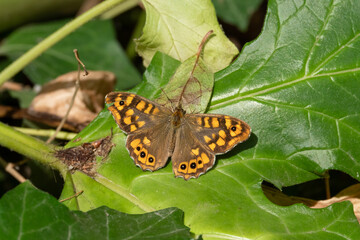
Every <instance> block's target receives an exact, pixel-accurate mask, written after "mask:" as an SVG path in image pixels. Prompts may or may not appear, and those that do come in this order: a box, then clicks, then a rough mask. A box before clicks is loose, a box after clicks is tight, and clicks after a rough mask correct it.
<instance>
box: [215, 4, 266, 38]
mask: <svg viewBox="0 0 360 240" xmlns="http://www.w3.org/2000/svg"><path fill="white" fill-rule="evenodd" d="M212 2H213V4H214V7H215V9H216V14H217V15H218V16H219V17H220V18H221V19H223V20H224V21H226V22H228V23H231V24H234V25H236V26H237V27H238V28H239V29H240V30H241V31H243V32H245V31H246V30H247V29H248V25H249V22H250V17H251V15H252V14H253V13H254V12H255V11H256V9H257V8H258V7H259V5H260V4H261V2H262V0H241V1H239V0H213V1H212Z"/></svg>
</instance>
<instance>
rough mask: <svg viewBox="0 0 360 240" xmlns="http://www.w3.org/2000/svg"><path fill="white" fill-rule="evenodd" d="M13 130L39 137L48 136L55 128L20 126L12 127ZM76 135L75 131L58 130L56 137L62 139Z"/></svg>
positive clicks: (68, 138)
mask: <svg viewBox="0 0 360 240" xmlns="http://www.w3.org/2000/svg"><path fill="white" fill-rule="evenodd" d="M13 128H14V129H15V130H17V131H19V132H22V133H25V134H28V135H33V136H41V137H50V136H52V135H54V133H55V130H53V129H33V128H22V127H13ZM75 136H76V133H71V132H61V131H60V132H58V134H57V135H56V138H57V139H62V140H71V139H73V138H74V137H75Z"/></svg>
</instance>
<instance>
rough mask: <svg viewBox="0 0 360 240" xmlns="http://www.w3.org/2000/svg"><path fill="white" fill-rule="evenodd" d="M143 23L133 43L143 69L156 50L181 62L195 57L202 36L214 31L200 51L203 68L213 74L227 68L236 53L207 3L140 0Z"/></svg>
mask: <svg viewBox="0 0 360 240" xmlns="http://www.w3.org/2000/svg"><path fill="white" fill-rule="evenodd" d="M143 3H144V6H145V9H146V22H145V27H144V30H143V35H142V36H141V37H140V38H139V39H138V40H136V43H137V52H138V53H139V54H140V56H142V57H143V59H144V64H145V66H147V65H149V62H150V60H151V59H152V57H153V56H154V54H155V53H156V51H160V52H163V53H166V54H168V55H169V56H171V57H173V58H175V59H178V60H180V61H181V62H184V61H185V60H186V59H188V58H189V57H191V56H193V55H195V54H196V52H197V49H198V46H199V44H200V42H201V40H202V38H203V37H204V36H205V34H206V33H207V32H208V31H210V30H214V35H213V36H212V37H211V38H210V39H209V41H208V42H207V44H206V45H205V48H204V61H205V64H206V66H207V67H208V68H209V69H210V70H211V71H212V72H216V71H218V70H220V69H223V68H224V67H226V66H228V65H229V64H230V62H231V61H232V59H233V58H234V56H235V55H237V54H238V50H237V49H236V47H235V46H234V44H232V43H231V42H230V41H229V40H228V39H227V38H226V36H225V35H224V33H223V31H222V29H221V27H220V25H219V23H218V21H217V19H216V14H215V9H214V7H213V5H212V4H211V1H210V0H200V1H199V0H196V1H194V0H182V1H159V0H143Z"/></svg>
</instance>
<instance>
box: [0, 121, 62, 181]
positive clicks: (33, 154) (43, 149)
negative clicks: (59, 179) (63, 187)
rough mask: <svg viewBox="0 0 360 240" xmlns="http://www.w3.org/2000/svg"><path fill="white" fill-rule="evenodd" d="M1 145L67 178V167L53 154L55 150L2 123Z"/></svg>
mask: <svg viewBox="0 0 360 240" xmlns="http://www.w3.org/2000/svg"><path fill="white" fill-rule="evenodd" d="M0 132H1V134H0V145H2V146H4V147H6V148H9V149H11V150H14V151H16V152H17V153H20V154H22V155H24V156H26V157H29V158H31V159H33V160H36V161H38V162H41V163H44V164H46V165H49V166H51V167H53V168H56V169H58V170H59V171H60V173H61V174H63V176H65V175H64V174H65V171H66V166H65V165H64V164H62V163H61V162H60V161H59V160H58V159H57V158H55V157H54V155H53V154H52V153H53V151H54V149H53V148H52V147H51V146H50V145H47V144H45V143H44V142H42V141H40V140H38V139H36V138H33V137H31V136H28V135H26V134H24V133H21V132H19V131H16V130H15V129H13V128H12V127H10V126H8V125H6V124H4V123H2V122H0Z"/></svg>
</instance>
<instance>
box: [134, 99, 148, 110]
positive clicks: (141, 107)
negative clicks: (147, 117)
mask: <svg viewBox="0 0 360 240" xmlns="http://www.w3.org/2000/svg"><path fill="white" fill-rule="evenodd" d="M145 104H146V103H145V102H144V101H140V102H139V103H138V104H136V109H137V110H139V111H142V110H143V109H144V108H145Z"/></svg>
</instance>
